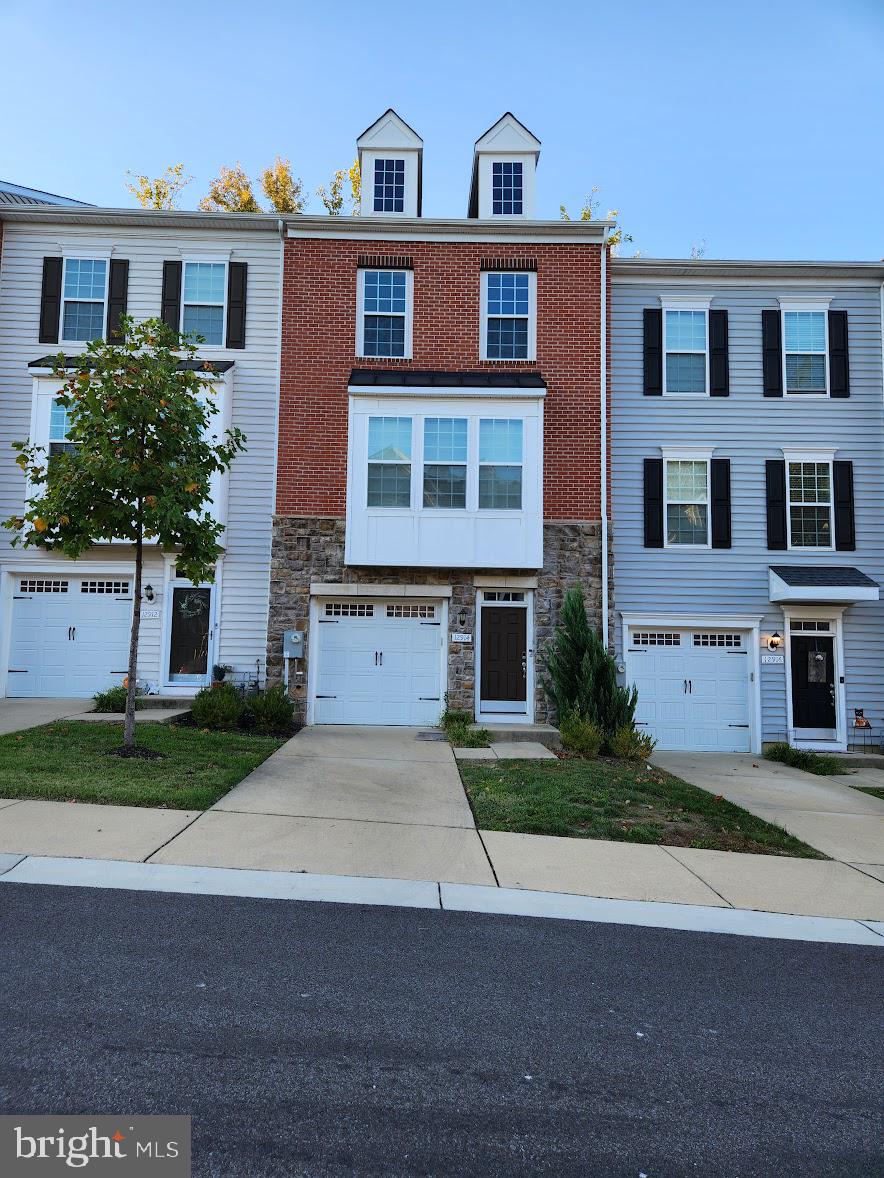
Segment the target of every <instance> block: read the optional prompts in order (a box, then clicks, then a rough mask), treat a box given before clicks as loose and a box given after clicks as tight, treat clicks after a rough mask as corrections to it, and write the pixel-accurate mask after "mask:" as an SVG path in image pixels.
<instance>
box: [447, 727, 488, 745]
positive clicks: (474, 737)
mask: <svg viewBox="0 0 884 1178" xmlns="http://www.w3.org/2000/svg"><path fill="white" fill-rule="evenodd" d="M445 735H446V736H447V737H448V740H449V742H450V743H451V744H452V745H454V747H455V748H458V749H485V748H487V747H488V729H487V728H474V727H473V726H472V724H471V723H464V722H463V721H457V722H454V723H450V724H447V725H445Z"/></svg>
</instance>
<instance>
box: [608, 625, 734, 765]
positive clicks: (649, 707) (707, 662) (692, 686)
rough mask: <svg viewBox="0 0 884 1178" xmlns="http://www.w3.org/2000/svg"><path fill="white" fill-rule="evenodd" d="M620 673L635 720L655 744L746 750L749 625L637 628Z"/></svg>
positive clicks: (630, 640)
mask: <svg viewBox="0 0 884 1178" xmlns="http://www.w3.org/2000/svg"><path fill="white" fill-rule="evenodd" d="M626 674H627V679H628V680H629V681H630V682H632V683H634V684H635V685H636V687H637V688H638V707H637V708H636V713H635V718H636V723H637V724H638V725H639V726H640V727H641V728H642V729H643V730H644V731H647V732H649V733H650V734H651V736H653V737H654V739H655V740H656V742H657V747H658V748H660V749H686V750H691V751H697V752H700V751H707V752H732V753H747V752H749V749H750V729H749V635H748V633H745V632H744V633H736V632H727V631H723V630H675V629H673V630H668V629H667V630H638V629H636V630H634V631H633V632H631V633H630V636H629V642H628V644H627V651H626Z"/></svg>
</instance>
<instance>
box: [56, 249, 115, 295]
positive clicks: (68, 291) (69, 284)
mask: <svg viewBox="0 0 884 1178" xmlns="http://www.w3.org/2000/svg"><path fill="white" fill-rule="evenodd" d="M106 278H107V262H105V261H102V260H100V259H92V258H68V259H67V261H66V262H65V267H64V297H65V298H66V299H98V300H100V301H101V302H104V287H105V280H106Z"/></svg>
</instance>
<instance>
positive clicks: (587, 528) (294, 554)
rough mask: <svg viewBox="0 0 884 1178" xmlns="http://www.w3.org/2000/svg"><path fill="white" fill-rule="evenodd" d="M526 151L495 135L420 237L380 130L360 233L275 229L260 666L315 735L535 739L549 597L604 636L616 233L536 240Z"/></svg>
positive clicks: (314, 226)
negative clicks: (264, 646) (267, 575)
mask: <svg viewBox="0 0 884 1178" xmlns="http://www.w3.org/2000/svg"><path fill="white" fill-rule="evenodd" d="M539 146H540V145H539V143H538V141H537V140H536V139H534V137H533V136H532V135H531V133H530V132H529V131H527V129H526V128H524V127H523V126H522V125H521V124H520V123H518V121H517V120H516V119H514V118H513V116H511V115H505V116H504V117H503V118H502V119H501V120H500V121H499V122H498V123H497V124H495V126H494V127H492V128H491V129H490V130H489V132H487V133H486V134H485V135H484V136H483V137H482V138H481V139H480V140H478V141H477V144H476V148H475V152H474V161H475V163H474V173H473V181H472V188H471V196H470V204H469V208H470V215H469V216H467V217H465V218H462V219H457V220H453V219H446V220H438V219H429V218H423V217H421V216H420V215H419V209H420V200H421V195H422V192H421V188H422V185H421V176H420V172H421V163H422V143H421V141H420V139H419V138H418V137H417V135H416V134H415V133H414V132H413V131H412V130H411V128H409V127H408V126H407V125H406V124H404V123H403V122H402V121H401V120H400V119H399V118H398V116H396V115H395V113H394V112H392V111H390V112H387V114H386V115H384V116H382V118H381V119H379V120H378V122H377V123H375V124H373V126H372V127H370V128H369V129H368V130H367V131H366V132H365V133H364V134H363V136H362V137H361V138H360V140H359V149H360V156H361V160H362V169H363V177H364V192H363V203H362V209H361V213H362V215H361V216H359V217H337V218H328V217H307V216H302V217H298V218H293V219H290V220H289V222H288V227H287V237H286V241H285V248H284V274H283V298H282V305H283V311H282V344H281V380H280V405H279V450H278V470H277V495H276V514H275V518H274V524H273V546H272V561H271V586H270V617H269V634H268V655H267V667H268V676H269V677H270V678H274V677H276V678H278V677H280V676H282V675H286V677H287V678H288V681H289V686H290V690H291V691H292V693H293V694H294V696H295V698H296V699H297V701H298V705H299V711H300V715H301V717H302V718H303V719H305V720H306V721H308V722H332V723H334V722H338V723H348V722H351V723H432V722H433V721H434V720H435V719H437V718H438V716H439V713H440V712H441V711H442V708H443V707H444V704H445V700H446V697H447V700H448V703H449V706H451V707H455V708H458V709H465V710H468V711H469V712H470V713H471V714H473V715H475V716H476V717H477V718H478V719H482V720H483V721H485V722H493V721H499V722H503V721H507V722H531V721H541V720H543V719H545V718H546V708H545V701H544V697H543V693H542V690H541V688H540V684H539V672H538V668H537V666H536V660H535V655H536V652H537V650H538V647H539V645H540V644H541V643H542V642H543V641H544V640H545V639H546V638H548V637H549V636H550V634H551V632H552V629H553V627H554V624H555V620H556V616H557V612H558V609H559V606H560V603H561V599H562V596H563V593H564V591H565V589H566V588H567V587H568V586H569V585H571V584H573V583H574V582H576V581H579V582H580V583H581V584H582V585H583V587H584V590H585V591H586V595H587V600H588V603H589V608H590V612H591V616H592V618H593V620H594V622H595V623H596V624H597V625H598V626H599V627H600V628H604V626H605V625H606V623H607V611H606V610H603V608H602V582H603V580H605V581H607V580H608V577H607V570H606V569H603V561H602V534H603V530H604V529H605V526H606V525H605V524H604V523H603V518H602V517H603V512H602V494H601V489H602V485H603V470H602V463H603V446H602V431H601V421H602V419H603V415H604V387H605V382H604V380H603V372H602V365H603V357H604V355H605V347H604V340H603V339H602V330H601V328H602V322H603V315H604V314H605V308H606V305H607V284H608V272H609V271H608V267H607V252H608V247H607V244H606V235H607V229H608V225H607V223H605V222H575V223H570V222H561V221H556V222H549V221H547V222H543V221H537V220H535V219H534V217H533V205H532V200H533V179H534V176H533V173H534V168H535V166H536V162H537V156H538V153H539ZM391 177H392V182H390V178H391ZM397 180H398V181H399V183H398V187H397ZM289 631H295V632H297V633H298V634H300V635H303V637H302V638H301V639H300V641H301V642H302V643H303V646H296V647H291V648H290V653H292V652H293V653H294V654H295V657H292V658H287V659H284V658H283V641H284V635H285V633H286V632H289ZM296 641H299V640H297V639H296Z"/></svg>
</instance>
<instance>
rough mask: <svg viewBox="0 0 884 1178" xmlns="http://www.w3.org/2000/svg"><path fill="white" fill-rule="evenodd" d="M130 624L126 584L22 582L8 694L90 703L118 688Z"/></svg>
mask: <svg viewBox="0 0 884 1178" xmlns="http://www.w3.org/2000/svg"><path fill="white" fill-rule="evenodd" d="M131 624H132V583H131V581H130V580H128V579H126V578H122V579H120V578H114V579H112V578H102V577H48V576H44V575H40V574H38V573H35V574H34V575H32V576H20V577H16V579H15V587H14V591H13V601H12V635H11V644H10V655H9V675H8V678H7V688H6V690H7V694H8V695H17V696H18V695H22V696H82V697H89V696H92V695H94V694H95V692H96V691H103V690H105V689H106V688H108V687H113V686H118V685H119V684H121V683H122V682H123V679H124V678H125V675H126V666H127V663H128V661H129V628H130V626H131Z"/></svg>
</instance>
